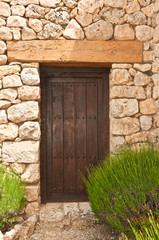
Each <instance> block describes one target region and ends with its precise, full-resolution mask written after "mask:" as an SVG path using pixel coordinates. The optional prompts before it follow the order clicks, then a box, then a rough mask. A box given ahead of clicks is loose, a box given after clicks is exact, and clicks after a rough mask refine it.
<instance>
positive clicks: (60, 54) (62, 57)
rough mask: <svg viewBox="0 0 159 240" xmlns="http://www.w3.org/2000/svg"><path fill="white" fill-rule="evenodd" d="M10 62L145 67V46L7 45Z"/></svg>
mask: <svg viewBox="0 0 159 240" xmlns="http://www.w3.org/2000/svg"><path fill="white" fill-rule="evenodd" d="M7 47H8V60H9V62H17V61H18V62H38V63H43V64H52V63H53V64H56V65H58V64H60V65H61V64H63V65H65V64H70V65H71V64H75V65H78V64H83V65H88V66H89V65H91V64H94V65H95V64H97V65H99V66H101V65H102V66H104V65H108V64H111V63H114V62H115V63H142V52H143V49H142V42H139V41H78V40H32V41H8V42H7Z"/></svg>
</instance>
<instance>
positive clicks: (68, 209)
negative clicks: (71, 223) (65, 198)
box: [63, 202, 79, 216]
mask: <svg viewBox="0 0 159 240" xmlns="http://www.w3.org/2000/svg"><path fill="white" fill-rule="evenodd" d="M63 210H64V215H65V216H69V215H73V214H78V213H79V208H78V203H77V202H74V203H64V204H63Z"/></svg>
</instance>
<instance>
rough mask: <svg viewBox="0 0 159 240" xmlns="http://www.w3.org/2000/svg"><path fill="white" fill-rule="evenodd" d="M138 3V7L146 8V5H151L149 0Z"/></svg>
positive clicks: (139, 0) (140, 0)
mask: <svg viewBox="0 0 159 240" xmlns="http://www.w3.org/2000/svg"><path fill="white" fill-rule="evenodd" d="M138 2H139V3H140V5H141V6H142V7H146V6H147V5H149V4H150V3H151V0H138Z"/></svg>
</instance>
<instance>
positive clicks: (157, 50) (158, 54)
mask: <svg viewBox="0 0 159 240" xmlns="http://www.w3.org/2000/svg"><path fill="white" fill-rule="evenodd" d="M154 55H155V57H159V43H158V44H156V46H155V49H154Z"/></svg>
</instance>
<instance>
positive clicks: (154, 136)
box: [148, 128, 159, 143]
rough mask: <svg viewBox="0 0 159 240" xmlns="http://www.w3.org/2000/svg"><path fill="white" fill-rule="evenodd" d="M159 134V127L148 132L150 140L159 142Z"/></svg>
mask: <svg viewBox="0 0 159 240" xmlns="http://www.w3.org/2000/svg"><path fill="white" fill-rule="evenodd" d="M158 136H159V128H155V129H153V130H151V131H150V132H148V141H149V142H151V143H152V142H154V143H155V142H158Z"/></svg>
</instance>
